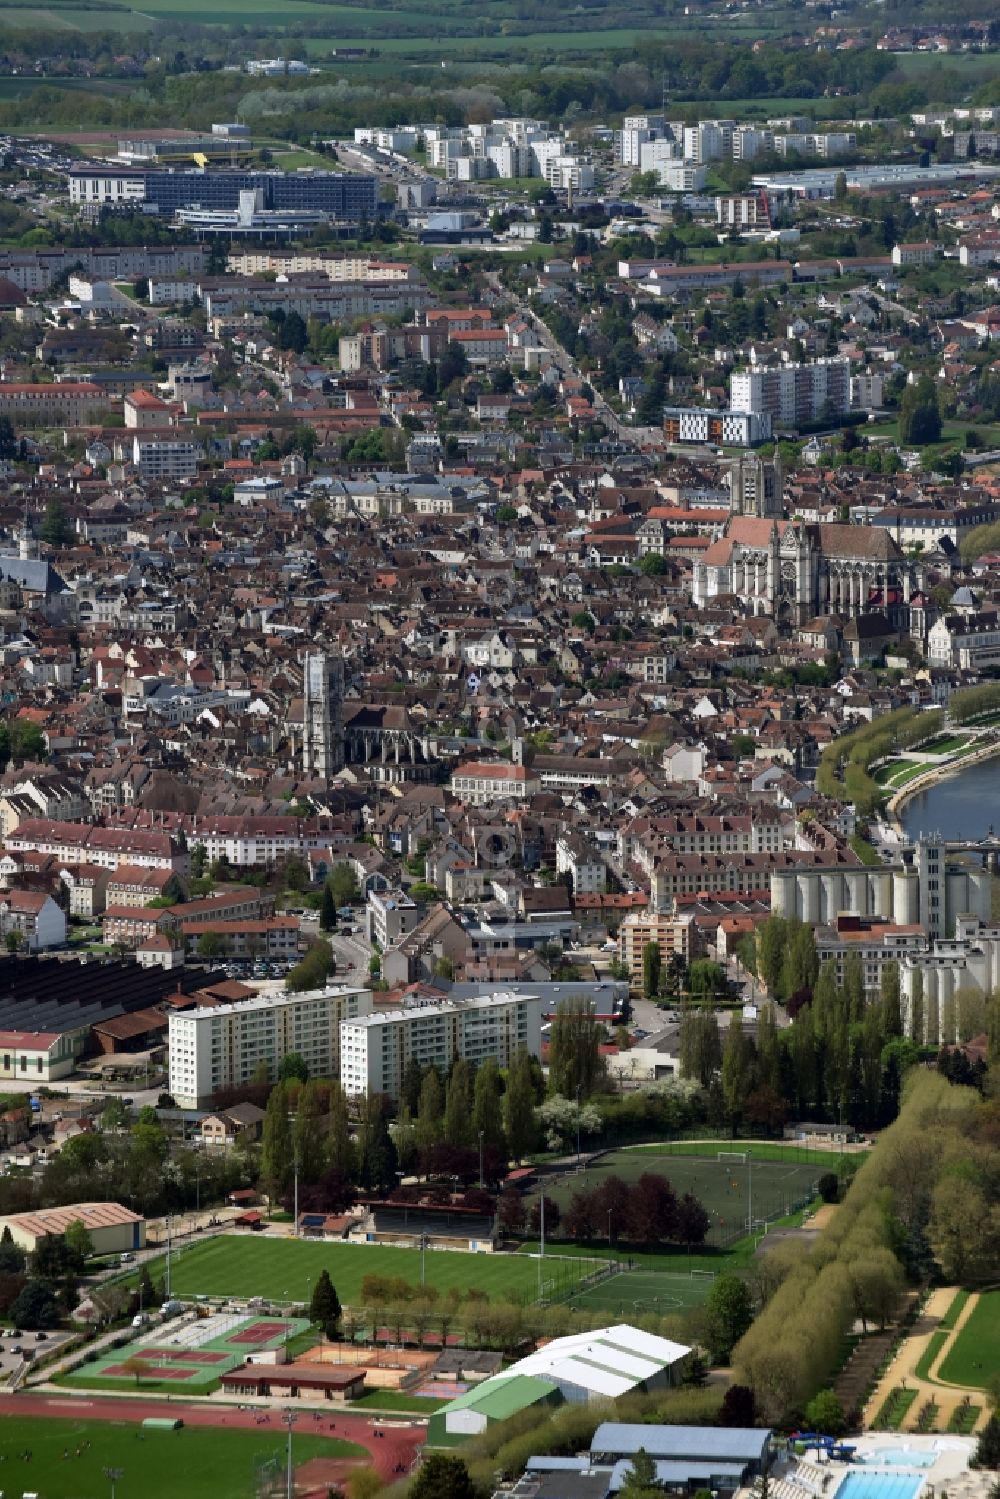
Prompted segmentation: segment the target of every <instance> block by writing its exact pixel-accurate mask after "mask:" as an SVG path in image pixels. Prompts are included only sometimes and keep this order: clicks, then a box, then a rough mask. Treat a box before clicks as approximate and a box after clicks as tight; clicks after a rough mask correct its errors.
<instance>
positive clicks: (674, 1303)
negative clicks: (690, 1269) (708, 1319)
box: [572, 1270, 715, 1318]
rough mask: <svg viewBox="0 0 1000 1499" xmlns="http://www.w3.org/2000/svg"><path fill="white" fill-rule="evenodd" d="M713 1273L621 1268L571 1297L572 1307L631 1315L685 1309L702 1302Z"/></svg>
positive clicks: (576, 1309) (660, 1313) (624, 1315)
mask: <svg viewBox="0 0 1000 1499" xmlns="http://www.w3.org/2000/svg"><path fill="white" fill-rule="evenodd" d="M714 1278H715V1277H714V1276H713V1275H711V1274H709V1275H704V1276H699V1275H696V1276H691V1275H670V1274H663V1273H662V1272H660V1271H656V1270H624V1271H622V1273H621V1274H620V1275H612V1276H611V1277H610V1279H608V1280H602V1281H599V1282H598V1283H597V1285H596V1286H588V1287H587V1288H586V1289H585V1290H583V1291H580V1292H579V1294H578V1295H576V1296H574V1297H573V1299H572V1306H573V1309H574V1311H583V1312H610V1313H613V1314H614V1315H615V1316H616V1317H626V1318H634V1317H636V1316H643V1315H649V1314H650V1313H654V1314H657V1315H660V1316H664V1315H666V1314H667V1313H668V1312H686V1311H690V1309H691V1308H692V1307H695V1306H701V1305H702V1303H703V1302H704V1300H705V1298H706V1296H707V1295H708V1293H709V1290H710V1289H711V1287H712V1284H713V1281H714Z"/></svg>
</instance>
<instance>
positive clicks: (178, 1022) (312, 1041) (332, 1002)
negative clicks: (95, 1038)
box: [168, 988, 372, 1109]
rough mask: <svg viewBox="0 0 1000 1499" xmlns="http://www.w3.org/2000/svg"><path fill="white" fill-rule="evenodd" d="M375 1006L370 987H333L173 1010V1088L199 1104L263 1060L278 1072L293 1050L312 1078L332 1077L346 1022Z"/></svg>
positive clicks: (181, 1103)
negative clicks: (342, 1030) (229, 1003)
mask: <svg viewBox="0 0 1000 1499" xmlns="http://www.w3.org/2000/svg"><path fill="white" fill-rule="evenodd" d="M371 1009H372V996H371V990H369V989H338V988H331V989H315V990H310V991H308V992H306V993H304V994H286V993H284V992H282V993H278V994H261V995H258V996H257V998H255V999H250V1000H246V1001H245V1002H243V1003H237V1004H231V1005H218V1006H215V1007H214V1008H211V1007H206V1008H204V1009H198V1010H183V1011H180V1012H178V1013H176V1014H173V1015H171V1016H170V1029H169V1040H168V1056H169V1071H170V1083H169V1087H170V1092H171V1093H172V1094H173V1096H174V1098H175V1099H176V1101H177V1104H178V1107H179V1108H182V1109H198V1108H201V1107H202V1106H203V1105H205V1104H207V1103H208V1102H209V1101H210V1100H211V1097H212V1095H213V1093H215V1092H216V1091H217V1090H218V1089H219V1088H231V1087H237V1086H238V1085H239V1084H241V1083H245V1082H248V1081H249V1080H250V1078H251V1077H252V1076H253V1074H254V1072H255V1071H256V1069H257V1068H258V1067H259V1066H260V1064H261V1063H262V1062H266V1063H267V1065H268V1067H269V1068H270V1075H271V1077H272V1078H274V1077H277V1075H278V1068H279V1067H280V1066H281V1061H282V1058H283V1057H285V1056H287V1055H288V1053H289V1052H298V1053H299V1054H300V1056H302V1057H303V1059H304V1060H305V1063H306V1065H307V1067H308V1068H309V1075H310V1077H335V1076H336V1075H337V1073H338V1071H339V1070H340V1037H341V1025H342V1023H343V1022H345V1021H353V1020H355V1019H356V1018H357V1017H359V1016H362V1015H370V1014H371Z"/></svg>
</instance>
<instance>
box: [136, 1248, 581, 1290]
mask: <svg viewBox="0 0 1000 1499" xmlns="http://www.w3.org/2000/svg"><path fill="white" fill-rule="evenodd" d="M420 1258H421V1256H420V1251H419V1249H396V1248H393V1247H392V1246H390V1245H384V1244H324V1243H317V1242H315V1241H313V1240H309V1241H300V1242H296V1241H295V1240H294V1239H271V1238H263V1237H260V1236H257V1235H254V1236H253V1237H250V1236H248V1235H240V1234H221V1235H219V1236H218V1237H217V1238H213V1239H208V1240H205V1241H203V1242H202V1243H200V1244H194V1245H192V1246H191V1248H189V1249H184V1250H182V1251H181V1252H180V1253H179V1254H175V1255H174V1256H173V1260H172V1264H171V1272H170V1273H171V1290H172V1293H173V1294H174V1295H175V1296H230V1297H244V1296H265V1297H267V1299H268V1300H269V1301H276V1302H293V1301H296V1302H305V1301H307V1300H308V1298H309V1295H310V1293H311V1288H312V1287H313V1286H314V1285H315V1284H316V1279H317V1277H318V1275H319V1273H320V1271H321V1270H328V1271H329V1272H330V1279H331V1280H332V1281H333V1283H334V1285H335V1286H336V1288H337V1293H338V1295H339V1296H340V1299H341V1301H342V1302H343V1304H344V1305H345V1306H358V1305H360V1304H361V1282H362V1281H363V1280H364V1278H365V1276H366V1275H385V1276H391V1277H393V1278H394V1279H400V1280H405V1281H407V1282H409V1284H410V1285H412V1286H419V1284H420ZM591 1268H592V1267H591V1266H589V1265H588V1264H587V1263H586V1262H585V1261H581V1260H578V1259H576V1258H569V1259H563V1260H561V1261H559V1263H558V1265H556V1263H555V1262H553V1263H551V1264H547V1265H546V1278H547V1279H548V1278H554V1277H555V1276H556V1274H557V1271H558V1273H559V1274H560V1275H561V1276H562V1277H564V1278H569V1279H570V1280H578V1279H580V1278H581V1277H582V1276H585V1275H587V1274H588V1273H589V1271H590V1269H591ZM163 1269H164V1266H163V1261H162V1260H156V1261H154V1262H153V1263H152V1264H150V1266H149V1273H150V1275H151V1276H152V1277H153V1280H154V1281H155V1280H157V1279H158V1277H159V1276H161V1275H162V1274H163ZM426 1279H427V1284H428V1285H432V1286H436V1287H437V1288H438V1290H439V1291H448V1290H450V1289H451V1288H452V1287H453V1286H454V1287H457V1288H458V1290H460V1291H467V1290H469V1289H471V1288H473V1287H474V1288H475V1289H476V1290H480V1291H485V1292H486V1293H487V1295H488V1296H490V1297H491V1298H492V1299H493V1300H494V1301H510V1300H515V1301H517V1300H528V1301H533V1300H534V1299H535V1296H536V1291H537V1284H538V1270H537V1267H536V1265H535V1264H534V1262H533V1261H532V1260H530V1259H528V1258H527V1256H525V1255H514V1254H462V1253H458V1252H451V1251H447V1250H433V1249H428V1250H427V1253H426Z"/></svg>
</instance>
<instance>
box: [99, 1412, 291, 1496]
mask: <svg viewBox="0 0 1000 1499" xmlns="http://www.w3.org/2000/svg"><path fill="white" fill-rule="evenodd" d="M281 1419H282V1420H283V1421H284V1423H285V1425H286V1426H287V1428H288V1456H287V1458H286V1459H285V1499H295V1478H294V1474H293V1470H292V1427H293V1426H294V1425H295V1412H294V1411H291V1410H289V1411H285V1414H284V1415H283V1416H282V1418H281ZM112 1499H113V1496H112Z"/></svg>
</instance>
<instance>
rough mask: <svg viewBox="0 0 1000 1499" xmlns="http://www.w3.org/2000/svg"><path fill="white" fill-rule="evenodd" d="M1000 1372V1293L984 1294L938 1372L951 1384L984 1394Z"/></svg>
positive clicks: (988, 1292)
mask: <svg viewBox="0 0 1000 1499" xmlns="http://www.w3.org/2000/svg"><path fill="white" fill-rule="evenodd" d="M998 1368H1000V1291H984V1292H983V1294H982V1295H981V1296H980V1298H979V1300H978V1301H977V1303H976V1305H975V1307H974V1308H973V1310H972V1315H971V1316H970V1317H969V1319H968V1321H967V1322H966V1323H965V1326H964V1327H963V1328H962V1330H961V1332H960V1333H959V1334H958V1336H957V1337H956V1339H955V1341H954V1343H953V1344H952V1346H951V1350H950V1352H949V1354H948V1356H947V1358H946V1359H945V1360H944V1362H943V1364H942V1365H941V1367H940V1369H939V1370H938V1376H939V1378H941V1379H942V1380H944V1381H945V1382H946V1383H948V1384H957V1385H967V1386H968V1387H969V1388H970V1389H974V1390H982V1389H985V1388H986V1385H987V1383H988V1382H989V1380H990V1379H991V1378H993V1376H994V1375H995V1374H996V1373H997V1370H998Z"/></svg>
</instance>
